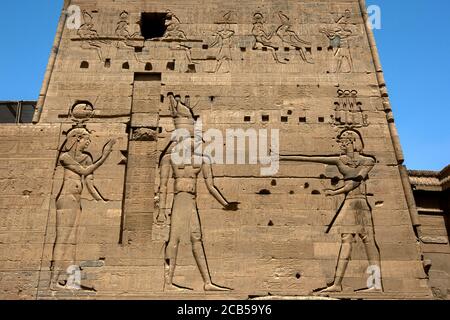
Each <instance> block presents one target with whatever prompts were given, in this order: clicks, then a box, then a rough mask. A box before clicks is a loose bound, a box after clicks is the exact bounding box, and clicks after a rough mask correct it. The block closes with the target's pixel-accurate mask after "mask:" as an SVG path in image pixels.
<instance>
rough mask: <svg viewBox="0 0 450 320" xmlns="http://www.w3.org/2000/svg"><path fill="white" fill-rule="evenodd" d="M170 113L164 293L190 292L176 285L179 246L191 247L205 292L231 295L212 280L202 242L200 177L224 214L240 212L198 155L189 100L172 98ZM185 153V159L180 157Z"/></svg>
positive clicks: (162, 191)
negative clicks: (171, 138) (171, 131)
mask: <svg viewBox="0 0 450 320" xmlns="http://www.w3.org/2000/svg"><path fill="white" fill-rule="evenodd" d="M169 98H170V100H171V113H172V117H173V120H174V123H175V128H176V131H175V132H176V133H175V135H176V140H177V141H176V142H175V145H173V146H172V147H171V148H170V150H171V151H168V152H167V153H166V154H165V155H164V156H163V157H162V160H161V163H160V188H159V192H158V194H159V196H158V197H157V201H159V208H160V210H159V215H158V217H157V221H158V223H161V224H164V223H169V224H170V233H169V239H168V241H167V242H166V245H165V259H164V262H165V263H164V270H165V273H164V275H165V281H164V290H165V291H186V290H192V289H190V288H187V287H184V286H181V285H178V284H175V283H174V281H173V278H174V274H175V268H176V265H177V256H178V248H179V244H180V243H182V242H185V243H188V244H190V245H191V247H192V253H193V256H194V258H195V261H196V264H197V267H198V269H199V271H200V274H201V276H202V279H203V282H204V290H205V291H229V290H230V289H228V288H225V287H222V286H218V285H216V284H214V283H213V282H212V280H211V275H210V271H209V267H208V263H207V259H206V254H205V248H204V244H203V240H202V229H201V224H200V217H199V213H198V207H197V183H198V178H199V176H200V175H202V176H203V179H204V181H205V183H206V187H207V188H208V191H209V192H210V193H211V195H212V196H213V197H214V198H215V199H216V200H217V201H218V202H219V203H220V204H222V206H223V208H224V210H228V211H236V210H238V203H237V202H228V201H227V200H226V199H225V198H224V197H223V196H222V194H221V193H220V192H219V190H218V189H217V188H216V187H215V185H214V176H213V171H212V166H211V161H210V159H209V158H207V157H205V156H203V154H201V153H198V152H197V151H196V150H197V147H198V144H199V143H200V144H201V143H202V140H201V138H199V137H196V136H195V130H194V125H195V117H194V113H193V111H192V109H191V107H190V103H189V99H187V101H184V102H183V101H182V99H181V97H180V96H174V95H172V94H170V95H169ZM180 153H182V155H180ZM170 178H173V179H174V199H173V203H172V205H171V206H170V205H169V208H171V210H170V215H167V214H166V206H167V195H168V184H169V179H170Z"/></svg>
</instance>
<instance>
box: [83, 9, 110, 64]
mask: <svg viewBox="0 0 450 320" xmlns="http://www.w3.org/2000/svg"><path fill="white" fill-rule="evenodd" d="M83 22H84V23H83V24H82V25H81V27H80V28H79V29H78V32H77V34H78V36H79V37H80V40H81V48H83V49H88V50H95V51H96V52H97V55H98V58H99V59H100V61H104V59H103V53H102V45H103V44H109V41H107V40H104V39H100V36H99V34H98V32H97V29H96V28H95V26H94V18H93V12H87V11H86V10H83Z"/></svg>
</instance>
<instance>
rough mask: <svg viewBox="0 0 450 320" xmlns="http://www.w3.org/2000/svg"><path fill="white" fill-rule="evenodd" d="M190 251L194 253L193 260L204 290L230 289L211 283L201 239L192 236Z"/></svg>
mask: <svg viewBox="0 0 450 320" xmlns="http://www.w3.org/2000/svg"><path fill="white" fill-rule="evenodd" d="M192 252H193V253H194V258H195V261H196V262H197V266H198V269H199V270H200V274H201V275H202V278H203V282H204V287H203V288H204V290H205V291H230V289H228V288H224V287H221V286H217V285H215V284H213V283H212V281H211V275H210V273H209V268H208V263H207V261H206V255H205V248H204V247H203V242H202V240H201V239H198V238H197V237H195V236H193V239H192Z"/></svg>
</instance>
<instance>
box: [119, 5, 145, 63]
mask: <svg viewBox="0 0 450 320" xmlns="http://www.w3.org/2000/svg"><path fill="white" fill-rule="evenodd" d="M115 34H116V36H117V37H119V38H121V40H119V41H117V44H116V46H117V47H119V46H120V44H121V43H122V44H123V45H125V47H129V48H142V47H143V46H144V38H143V37H142V34H141V25H140V21H137V22H136V27H135V31H134V32H133V31H130V23H129V14H128V12H126V11H123V12H122V13H121V14H120V20H119V22H118V23H117V27H116V32H115ZM136 40H138V41H139V42H136ZM134 57H135V58H136V61H138V62H142V63H144V62H143V61H141V60H140V59H139V57H138V55H137V53H136V52H135V53H134Z"/></svg>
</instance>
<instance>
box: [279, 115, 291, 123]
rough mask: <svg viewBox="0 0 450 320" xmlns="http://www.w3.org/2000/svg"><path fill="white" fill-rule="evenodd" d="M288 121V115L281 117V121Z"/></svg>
mask: <svg viewBox="0 0 450 320" xmlns="http://www.w3.org/2000/svg"><path fill="white" fill-rule="evenodd" d="M288 121H289V118H288V117H284V116H283V117H281V122H285V123H286V122H288Z"/></svg>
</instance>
